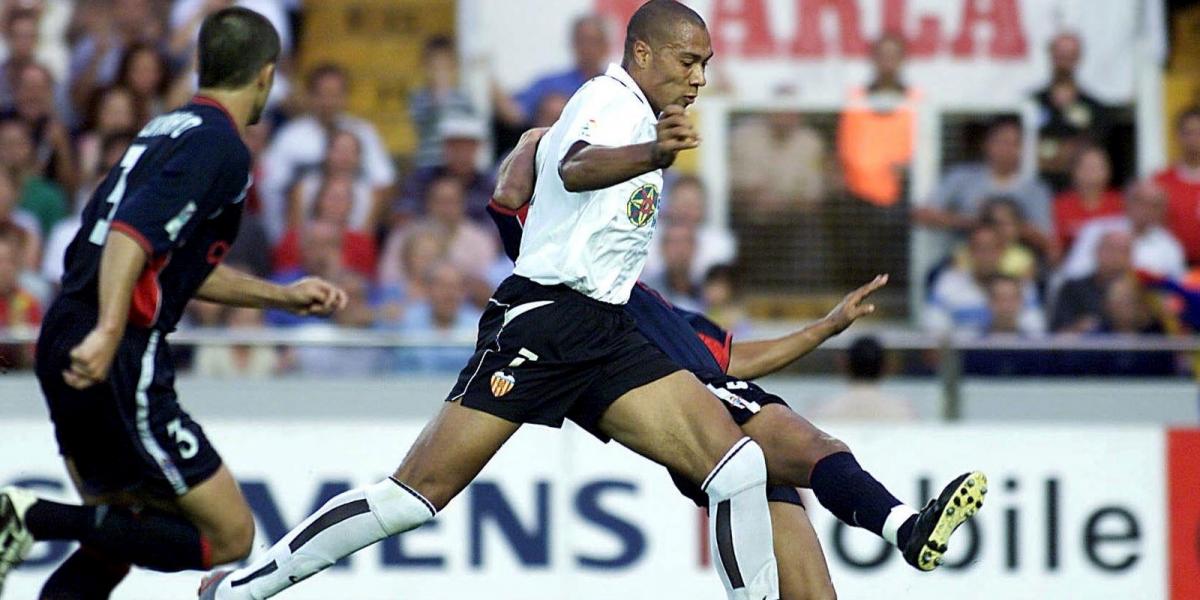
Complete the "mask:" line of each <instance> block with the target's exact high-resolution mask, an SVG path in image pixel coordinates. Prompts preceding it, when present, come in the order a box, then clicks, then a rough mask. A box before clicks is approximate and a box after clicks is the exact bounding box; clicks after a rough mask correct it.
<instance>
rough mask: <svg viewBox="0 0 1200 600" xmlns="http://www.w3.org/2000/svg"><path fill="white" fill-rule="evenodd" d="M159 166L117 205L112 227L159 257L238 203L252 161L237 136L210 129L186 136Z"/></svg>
mask: <svg viewBox="0 0 1200 600" xmlns="http://www.w3.org/2000/svg"><path fill="white" fill-rule="evenodd" d="M185 135H186V136H187V137H186V138H185V139H184V140H182V141H181V143H180V146H179V147H178V148H176V149H175V151H174V152H173V153H172V155H171V157H170V158H168V159H167V161H166V163H165V164H164V165H163V167H162V168H161V169H160V170H159V171H158V172H156V173H153V174H151V175H150V177H149V179H147V180H146V181H145V182H143V183H142V184H140V185H138V187H137V189H136V190H131V191H130V192H128V195H127V196H126V197H125V198H123V199H122V200H121V202H120V204H119V205H118V206H117V211H116V214H115V216H114V218H113V222H112V228H113V229H115V230H117V231H121V232H123V233H125V234H127V235H129V236H131V237H133V238H134V239H135V240H137V241H138V243H139V244H141V246H142V248H143V249H144V250H145V251H146V253H147V254H149V255H151V256H153V257H159V256H162V255H164V254H166V253H167V252H169V251H170V250H171V248H172V247H174V246H176V245H178V244H182V243H183V242H184V240H186V239H187V238H188V236H189V235H190V234H191V232H192V231H194V230H195V228H196V226H197V225H198V224H199V223H201V222H203V221H204V220H205V219H207V218H208V217H210V216H212V215H213V214H214V213H216V212H217V211H219V210H221V208H222V207H223V206H224V204H225V203H227V202H230V201H235V200H237V199H238V193H239V192H238V189H239V188H240V187H242V188H244V187H245V185H246V183H247V181H248V180H249V169H250V160H249V154H248V152H247V151H246V150H245V148H244V147H240V146H239V144H235V142H236V141H237V140H236V138H234V137H232V136H230V135H228V134H226V133H225V132H218V131H213V130H211V129H210V130H205V129H200V130H194V131H192V132H189V133H188V134H185Z"/></svg>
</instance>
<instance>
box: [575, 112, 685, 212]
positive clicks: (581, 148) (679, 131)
mask: <svg viewBox="0 0 1200 600" xmlns="http://www.w3.org/2000/svg"><path fill="white" fill-rule="evenodd" d="M656 129H657V133H658V139H656V140H655V141H653V142H645V143H642V144H633V145H631V146H616V147H610V146H594V145H590V144H588V143H587V142H584V141H579V142H576V143H575V145H574V146H572V147H571V149H570V150H568V151H567V154H566V156H564V157H563V159H562V161H561V162H560V163H559V165H558V173H559V175H560V176H561V177H562V180H563V186H564V187H565V188H566V189H567V191H568V192H590V191H592V190H601V189H604V188H607V187H612V186H614V185H617V184H618V183H622V182H625V181H629V180H630V179H633V178H634V177H637V176H638V175H643V174H645V173H649V172H651V171H655V170H658V169H665V168H666V167H669V166H671V164H672V163H674V162H675V156H676V155H677V154H678V153H679V152H680V151H682V150H687V149H690V148H696V147H698V146H699V145H700V136H699V135H698V134H697V133H696V130H695V129H694V128H693V127H692V124H691V121H688V118H687V115H686V114H684V109H683V107H682V106H679V105H676V104H672V105H671V106H668V107H667V108H666V109H664V110H663V112H662V114H660V115H659V116H658V125H657V126H656Z"/></svg>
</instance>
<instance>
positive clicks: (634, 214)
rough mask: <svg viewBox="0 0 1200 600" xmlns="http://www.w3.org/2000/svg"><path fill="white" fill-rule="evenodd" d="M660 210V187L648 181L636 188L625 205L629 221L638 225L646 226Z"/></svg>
mask: <svg viewBox="0 0 1200 600" xmlns="http://www.w3.org/2000/svg"><path fill="white" fill-rule="evenodd" d="M656 212H658V188H657V187H655V186H653V185H651V184H649V183H647V184H646V185H643V186H642V187H640V188H638V189H636V190H634V192H633V194H632V195H630V196H629V202H628V203H627V204H626V205H625V214H626V216H628V217H629V222H630V223H633V224H634V225H636V226H638V227H644V226H646V225H648V224H649V223H650V222H652V221H653V220H654V214H655V213H656Z"/></svg>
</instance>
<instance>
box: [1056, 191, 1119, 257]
mask: <svg viewBox="0 0 1200 600" xmlns="http://www.w3.org/2000/svg"><path fill="white" fill-rule="evenodd" d="M1123 214H1125V201H1124V200H1123V199H1122V198H1121V193H1120V192H1118V191H1116V190H1108V191H1106V192H1104V193H1102V194H1100V197H1099V198H1097V199H1095V200H1093V201H1092V202H1087V201H1085V200H1084V199H1083V196H1081V195H1080V194H1079V192H1076V191H1074V190H1068V191H1066V192H1063V193H1061V194H1059V195H1058V197H1057V198H1055V199H1054V228H1055V230H1056V231H1057V232H1058V241H1059V243H1060V244H1062V247H1063V248H1064V249H1066V248H1070V247H1071V243H1072V242H1074V241H1075V236H1076V235H1078V234H1079V230H1080V229H1083V226H1084V225H1087V224H1088V221H1091V220H1092V219H1095V218H1098V217H1119V216H1121V215H1123Z"/></svg>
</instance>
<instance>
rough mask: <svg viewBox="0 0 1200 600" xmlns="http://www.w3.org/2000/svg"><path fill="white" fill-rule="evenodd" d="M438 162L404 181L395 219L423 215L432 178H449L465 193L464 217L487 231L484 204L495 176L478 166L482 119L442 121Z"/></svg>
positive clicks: (465, 118)
mask: <svg viewBox="0 0 1200 600" xmlns="http://www.w3.org/2000/svg"><path fill="white" fill-rule="evenodd" d="M441 137H442V164H441V165H438V166H436V167H427V168H424V169H417V170H415V171H413V173H412V174H411V175H410V176H409V177H408V179H407V180H406V181H405V182H404V193H403V194H402V195H401V197H400V199H399V202H398V205H397V206H396V213H397V217H398V218H397V220H398V221H400V222H404V221H407V220H409V219H411V218H413V217H419V216H423V215H425V208H426V204H427V203H426V202H425V200H426V198H427V197H428V193H429V188H430V187H431V186H432V185H433V183H434V182H435V181H438V180H440V179H443V178H446V177H450V178H453V179H455V180H457V181H458V183H459V185H460V186H461V187H462V189H463V192H464V193H465V194H466V198H465V202H466V204H465V207H464V208H465V210H466V214H467V217H469V218H470V219H471V220H472V221H474V222H476V223H479V224H482V225H484V226H485V228H486V229H487V230H488V232H489V234H490V232H491V231H492V229H493V227H492V225H491V219H490V218H489V217H488V216H487V203H488V201H489V200H491V198H492V190H493V189H494V188H495V187H496V180H495V177H493V176H492V174H491V173H489V172H487V171H484V170H482V169H480V168H479V166H478V165H479V151H480V150H481V149H482V147H483V141H484V139H485V138H486V137H487V132H486V131H484V125H483V122H482V121H479V120H478V119H475V118H472V117H451V118H447V119H445V120H443V121H442V124H441Z"/></svg>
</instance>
